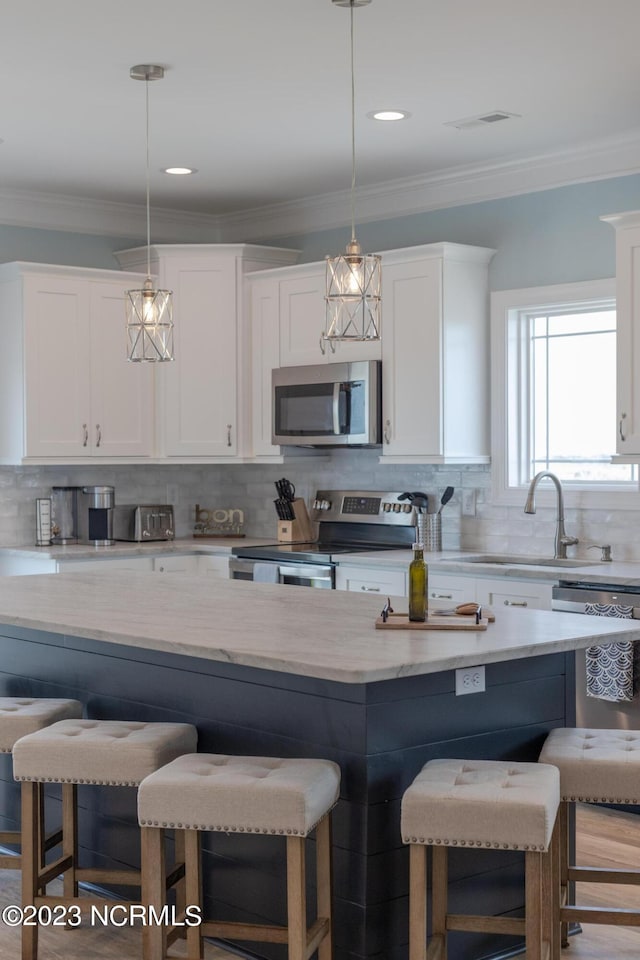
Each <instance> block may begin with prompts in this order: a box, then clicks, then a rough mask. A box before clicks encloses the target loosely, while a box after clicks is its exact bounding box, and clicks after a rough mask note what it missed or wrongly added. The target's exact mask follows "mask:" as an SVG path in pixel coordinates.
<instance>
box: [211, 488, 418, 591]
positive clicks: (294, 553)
mask: <svg viewBox="0 0 640 960" xmlns="http://www.w3.org/2000/svg"><path fill="white" fill-rule="evenodd" d="M401 493H402V491H394V492H391V493H389V492H384V493H378V492H376V491H373V490H318V492H317V493H316V496H315V499H314V501H313V503H312V508H311V519H312V520H313V521H315V522H316V523H317V524H318V537H317V540H316V541H314V542H312V543H274V544H269V545H268V546H263V547H234V548H233V549H232V551H231V554H232V555H231V560H230V561H229V573H230V576H231V578H232V579H234V580H256V581H258V580H260V581H263V582H269V583H288V584H293V585H295V586H304V587H316V588H320V589H324V590H332V589H333V588H334V587H335V567H336V563H335V560H334V558H335V557H338V556H339V555H340V554H344V553H361V552H364V551H368V550H402V549H409V548H410V547H411V544H412V543H413V542H414V541H415V537H416V532H415V524H416V516H415V510H414V508H413V507H412V506H411V504H410V503H407V502H406V501H404V502H403V501H401V500H400V499H399V497H400V495H401Z"/></svg>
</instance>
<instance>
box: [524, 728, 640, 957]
mask: <svg viewBox="0 0 640 960" xmlns="http://www.w3.org/2000/svg"><path fill="white" fill-rule="evenodd" d="M539 763H541V764H551V765H553V767H555V768H557V769H558V770H559V771H560V795H561V798H562V802H561V806H560V856H561V866H560V874H561V891H560V898H561V909H560V921H561V941H562V945H563V946H566V945H568V929H569V924H570V923H574V922H575V923H598V924H605V925H606V924H625V923H626V924H628V925H629V926H632V925H633V926H636V927H637V926H639V925H640V911H639V910H632V909H623V908H622V907H621V905H618V906H617V907H616V909H615V910H613V909H610V910H606V909H604V908H603V909H600V910H597V911H596V910H594V909H593V908H589V907H584V906H581V905H580V904H568V902H567V901H568V893H569V883H571V882H580V883H595V882H598V883H616V884H620V883H622V882H624V883H625V884H626V885H634V886H636V887H637V886H640V870H623V869H618V868H611V869H609V870H604V869H602V868H598V869H594V868H593V867H589V866H587V865H584V864H581V865H580V866H576V865H575V863H573V862H572V861H571V858H570V852H571V851H570V848H569V840H570V837H569V804H570V803H574V802H575V801H581V802H583V803H624V804H629V805H631V806H634V805H635V806H638V805H640V730H598V729H590V728H582V727H578V728H570V727H558V728H557V729H555V730H552V731H551V732H550V733H549V735H548V737H547V739H546V741H545V743H544V746H543V747H542V750H541V752H540V757H539ZM587 935H588V934H585V936H587Z"/></svg>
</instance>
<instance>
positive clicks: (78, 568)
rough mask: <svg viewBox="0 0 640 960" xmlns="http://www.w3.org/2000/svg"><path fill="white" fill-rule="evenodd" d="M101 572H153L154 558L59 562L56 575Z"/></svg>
mask: <svg viewBox="0 0 640 960" xmlns="http://www.w3.org/2000/svg"><path fill="white" fill-rule="evenodd" d="M93 570H99V571H100V572H101V573H110V572H112V571H116V570H137V571H138V572H140V573H141V572H143V571H151V570H153V558H152V557H111V558H110V557H105V558H104V559H100V560H58V562H57V570H56V573H71V572H74V573H83V572H86V573H88V572H89V571H93Z"/></svg>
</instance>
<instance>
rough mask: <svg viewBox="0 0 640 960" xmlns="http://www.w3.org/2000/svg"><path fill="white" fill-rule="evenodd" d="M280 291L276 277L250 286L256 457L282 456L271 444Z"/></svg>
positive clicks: (277, 360)
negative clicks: (272, 380)
mask: <svg viewBox="0 0 640 960" xmlns="http://www.w3.org/2000/svg"><path fill="white" fill-rule="evenodd" d="M279 288H280V285H279V282H278V280H277V279H276V278H275V277H265V278H264V279H259V278H255V279H254V278H252V279H251V282H250V285H249V297H250V301H251V303H250V310H251V361H252V374H253V376H252V434H253V437H252V439H253V449H252V452H253V455H254V456H256V457H264V456H278V455H279V454H280V447H279V446H277V445H275V444H273V443H271V430H272V419H273V397H272V389H271V371H272V370H274V369H275V368H276V367H278V366H279V365H280V351H279V310H280V299H279Z"/></svg>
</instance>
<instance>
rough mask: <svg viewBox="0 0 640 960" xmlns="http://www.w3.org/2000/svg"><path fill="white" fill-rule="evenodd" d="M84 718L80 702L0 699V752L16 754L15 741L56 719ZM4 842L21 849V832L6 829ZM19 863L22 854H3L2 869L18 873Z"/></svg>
mask: <svg viewBox="0 0 640 960" xmlns="http://www.w3.org/2000/svg"><path fill="white" fill-rule="evenodd" d="M81 716H82V704H81V703H80V701H79V700H57V699H53V698H52V699H49V698H44V697H37V698H33V697H0V753H13V746H14V744H15V742H16V740H19V739H20V738H21V737H24V736H26V735H27V734H28V733H35V731H36V730H40V729H42V727H46V726H47V725H48V724H50V723H55V722H56V720H64V719H66V718H69V717H81ZM41 805H42V796H41V793H39V795H38V806H40V807H41ZM40 816H42V814H40ZM59 840H60V835H59V834H54V835H53V836H51V837H49V838H48V840H46V841H45V848H46V850H50V849H51V848H52V847H55V846H57V844H58V842H59ZM5 843H9V844H11V845H17V846H20V845H21V835H20V831H18V830H7V831H2V832H0V844H5ZM43 853H44V851H43ZM20 864H21V859H20V856H19V855H15V854H6V855H0V870H7V869H9V870H19V869H20Z"/></svg>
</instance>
